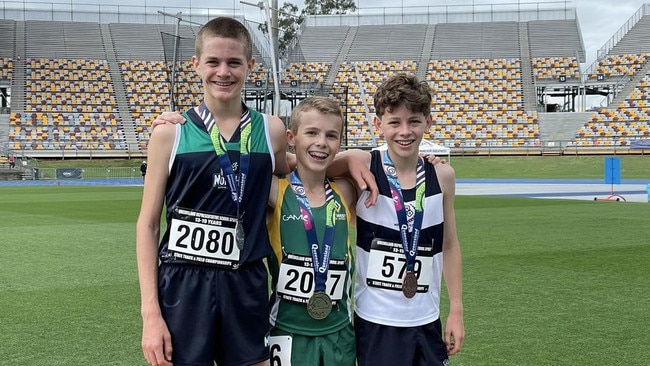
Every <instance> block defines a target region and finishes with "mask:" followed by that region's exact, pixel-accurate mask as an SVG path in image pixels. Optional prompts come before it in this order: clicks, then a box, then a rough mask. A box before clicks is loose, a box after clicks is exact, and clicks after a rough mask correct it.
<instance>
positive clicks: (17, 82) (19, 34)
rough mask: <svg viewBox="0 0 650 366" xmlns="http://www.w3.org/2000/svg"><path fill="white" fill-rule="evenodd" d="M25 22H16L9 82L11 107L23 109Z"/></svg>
mask: <svg viewBox="0 0 650 366" xmlns="http://www.w3.org/2000/svg"><path fill="white" fill-rule="evenodd" d="M24 55H25V22H16V56H21V58H20V60H19V59H18V57H16V58H15V59H14V75H13V78H12V82H11V109H12V110H13V111H14V112H23V111H25V57H22V56H24Z"/></svg>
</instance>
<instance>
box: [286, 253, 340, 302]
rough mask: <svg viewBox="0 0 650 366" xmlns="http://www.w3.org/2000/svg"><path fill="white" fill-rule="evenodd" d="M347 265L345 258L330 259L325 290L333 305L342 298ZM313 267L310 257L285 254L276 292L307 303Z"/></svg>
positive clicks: (312, 277) (310, 289) (312, 284)
mask: <svg viewBox="0 0 650 366" xmlns="http://www.w3.org/2000/svg"><path fill="white" fill-rule="evenodd" d="M346 274H347V267H346V265H345V260H335V259H330V265H329V270H328V271H327V282H325V292H326V293H327V295H329V297H330V298H331V299H332V303H333V305H335V304H336V303H337V302H338V301H340V300H341V299H342V298H343V293H344V291H345V279H346ZM314 286H315V283H314V267H313V266H312V261H311V257H307V256H302V255H296V254H287V255H286V256H285V257H284V259H283V260H282V263H281V264H280V272H279V274H278V285H277V292H278V296H280V298H282V299H284V300H288V301H293V302H299V303H305V304H306V303H307V301H308V300H309V298H310V297H311V296H312V295H313V293H314Z"/></svg>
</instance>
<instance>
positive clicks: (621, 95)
mask: <svg viewBox="0 0 650 366" xmlns="http://www.w3.org/2000/svg"><path fill="white" fill-rule="evenodd" d="M648 73H650V62H646V63H645V65H643V67H642V68H641V69H639V70H637V72H636V74H634V77H633V78H632V79H631V80H630V81H628V82H627V84H625V86H624V87H623V89H621V91H619V92H618V94H616V96H615V97H614V99H612V101H611V103H609V106H608V107H607V108H608V109H616V108H618V106H619V105H620V104H621V103H623V102H625V99H627V98H629V97H630V94H631V93H632V90H633V89H634V88H635V87H636V86H637V85H639V82H641V79H643V77H644V76H645V75H646V74H648Z"/></svg>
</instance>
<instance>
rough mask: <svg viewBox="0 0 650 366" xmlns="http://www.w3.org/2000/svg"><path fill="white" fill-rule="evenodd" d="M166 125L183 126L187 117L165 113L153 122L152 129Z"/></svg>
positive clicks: (176, 113) (175, 112)
mask: <svg viewBox="0 0 650 366" xmlns="http://www.w3.org/2000/svg"><path fill="white" fill-rule="evenodd" d="M166 123H171V124H178V123H180V124H183V123H185V117H183V116H181V113H180V112H177V111H174V112H163V113H162V114H161V115H159V116H158V117H156V119H154V120H153V122H151V129H152V130H153V129H154V128H156V126H158V125H164V124H166Z"/></svg>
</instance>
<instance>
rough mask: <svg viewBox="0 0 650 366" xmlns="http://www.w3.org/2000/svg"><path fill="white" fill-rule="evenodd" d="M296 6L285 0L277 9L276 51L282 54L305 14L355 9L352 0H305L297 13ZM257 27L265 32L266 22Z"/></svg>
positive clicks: (346, 11)
mask: <svg viewBox="0 0 650 366" xmlns="http://www.w3.org/2000/svg"><path fill="white" fill-rule="evenodd" d="M298 10H299V8H298V6H297V5H295V4H292V3H290V2H285V3H284V4H282V7H280V9H278V29H279V32H278V33H279V35H278V52H279V54H280V55H284V54H285V53H286V52H287V51H288V47H289V45H291V43H292V42H293V41H294V39H295V38H296V37H297V35H298V29H300V26H301V25H302V23H303V22H304V21H305V17H306V16H307V15H330V14H348V13H351V12H353V11H356V10H357V6H356V4H355V3H354V0H305V8H304V9H302V11H301V12H300V15H295V14H298ZM259 29H260V30H261V31H262V32H264V33H267V32H268V29H267V27H266V24H260V25H259Z"/></svg>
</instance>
